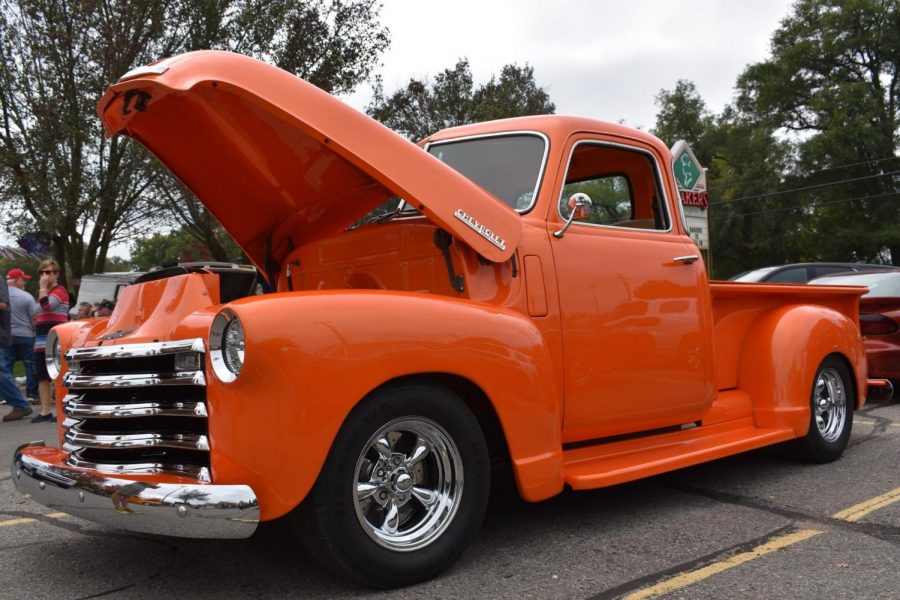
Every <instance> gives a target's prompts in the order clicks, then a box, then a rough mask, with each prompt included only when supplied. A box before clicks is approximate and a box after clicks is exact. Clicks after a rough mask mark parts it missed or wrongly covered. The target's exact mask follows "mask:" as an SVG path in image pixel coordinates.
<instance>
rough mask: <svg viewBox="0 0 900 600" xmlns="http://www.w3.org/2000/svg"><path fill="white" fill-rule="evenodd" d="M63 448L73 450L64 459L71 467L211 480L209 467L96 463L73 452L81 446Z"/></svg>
mask: <svg viewBox="0 0 900 600" xmlns="http://www.w3.org/2000/svg"><path fill="white" fill-rule="evenodd" d="M63 450H65V451H66V452H73V454H69V458H68V459H67V460H66V463H67V464H69V465H71V466H73V467H78V468H79V469H90V470H91V471H97V472H99V473H109V474H112V475H156V474H161V473H164V474H168V475H180V476H186V477H193V478H194V479H196V480H197V481H199V482H200V483H209V482H210V481H212V479H211V478H210V476H209V469H207V468H206V467H196V466H194V465H180V464H166V463H160V462H145V463H98V462H92V461H89V460H84V459H83V458H81V457H80V456H78V455H77V454H75V453H74V452H77V451H78V450H81V448H74V450H70V449H69V448H67V444H64V445H63Z"/></svg>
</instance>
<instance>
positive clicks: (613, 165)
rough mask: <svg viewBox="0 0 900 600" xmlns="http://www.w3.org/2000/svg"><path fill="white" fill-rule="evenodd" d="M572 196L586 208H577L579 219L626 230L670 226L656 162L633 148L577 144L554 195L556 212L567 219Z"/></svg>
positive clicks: (570, 211)
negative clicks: (585, 202)
mask: <svg viewBox="0 0 900 600" xmlns="http://www.w3.org/2000/svg"><path fill="white" fill-rule="evenodd" d="M576 194H586V195H587V196H588V198H590V200H591V205H590V207H588V208H586V209H579V210H578V212H577V214H576V215H575V218H574V219H573V220H574V221H575V222H578V223H589V224H593V225H605V226H610V227H624V228H629V229H653V230H659V231H665V230H667V229H669V223H670V221H669V214H668V211H667V210H666V207H665V204H664V202H663V197H662V194H661V193H660V189H659V178H658V176H657V172H656V166H655V161H653V159H652V158H651V157H650V156H648V155H646V154H644V153H643V152H640V151H637V150H628V149H624V148H619V147H614V146H608V145H603V144H598V143H589V142H588V143H585V142H581V143H579V144H577V145H576V146H575V149H574V150H573V152H572V157H571V159H570V160H569V167H568V170H567V171H566V181H565V184H564V185H563V189H562V194H561V195H560V198H559V214H560V216H561V217H562V218H563V219H568V218H569V215H571V214H572V210H573V209H574V206H575V198H573V197H576Z"/></svg>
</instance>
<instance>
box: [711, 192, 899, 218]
mask: <svg viewBox="0 0 900 600" xmlns="http://www.w3.org/2000/svg"><path fill="white" fill-rule="evenodd" d="M888 196H898V197H900V192H884V193H883V194H872V195H869V196H858V197H856V198H842V199H840V200H828V201H826V202H811V203H809V204H802V205H800V206H784V207H781V208H770V209H768V210H760V211H757V212H751V213H736V214H731V215H716V216H714V217H710V220H711V221H719V220H722V219H730V218H733V217H751V216H754V215H765V214H768V213H777V212H786V211H789V210H802V209H804V208H818V207H820V206H829V205H831V204H843V203H845V202H857V201H862V200H875V199H880V198H885V197H888Z"/></svg>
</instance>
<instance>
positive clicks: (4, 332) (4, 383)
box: [0, 279, 34, 421]
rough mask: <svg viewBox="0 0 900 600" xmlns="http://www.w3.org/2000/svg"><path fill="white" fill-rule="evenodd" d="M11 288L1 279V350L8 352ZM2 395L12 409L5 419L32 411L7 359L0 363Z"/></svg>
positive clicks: (9, 419) (10, 341)
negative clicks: (8, 365)
mask: <svg viewBox="0 0 900 600" xmlns="http://www.w3.org/2000/svg"><path fill="white" fill-rule="evenodd" d="M9 306H10V302H9V288H8V286H7V285H6V280H5V279H0V351H2V352H3V354H4V355H5V354H6V348H7V347H9V346H10V345H11V344H12V328H11V324H10V315H9ZM0 397H2V398H3V399H4V400H6V401H7V402H8V403H9V405H10V406H12V410H11V411H9V412H8V413H6V414H5V415H3V420H4V421H18V420H19V419H21V418H23V417H27V416H28V415H30V414H31V413H32V412H34V411H32V410H31V406H29V405H28V401H27V400H25V398H24V397H23V396H22V392H20V391H19V387H18V386H17V385H16V381H15V379H13V374H12V371H10V370H9V369H7V368H6V360H4V361H3V364H2V365H0Z"/></svg>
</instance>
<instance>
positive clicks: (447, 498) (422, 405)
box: [295, 382, 490, 588]
mask: <svg viewBox="0 0 900 600" xmlns="http://www.w3.org/2000/svg"><path fill="white" fill-rule="evenodd" d="M489 492H490V460H489V456H488V450H487V445H486V443H485V440H484V435H483V434H482V431H481V428H480V426H479V424H478V421H477V420H476V419H475V417H474V416H473V415H472V413H471V412H470V411H469V410H468V408H467V407H466V405H465V404H464V403H463V402H462V400H460V399H459V397H457V396H456V395H455V394H453V393H452V392H451V391H449V390H447V389H444V388H441V387H436V386H433V385H429V384H428V383H425V382H407V383H403V384H400V385H396V386H392V387H389V388H385V389H383V390H380V391H378V392H376V393H375V394H374V395H373V396H371V397H369V398H368V399H366V400H364V401H363V402H362V403H361V404H360V405H359V406H357V407H356V408H355V409H354V410H353V411H352V412H351V413H350V415H349V416H348V417H347V420H346V421H345V423H344V425H343V426H342V427H341V429H340V431H339V433H338V435H337V437H336V439H335V441H334V444H333V445H332V448H331V452H330V453H329V455H328V458H327V459H326V461H325V465H324V466H323V468H322V472H321V473H320V474H319V478H318V480H317V481H316V484H315V486H314V487H313V490H312V491H311V492H310V494H309V495H308V496H307V498H306V499H305V500H304V501H303V504H301V506H300V507H299V510H298V511H297V512H296V513H295V523H296V524H297V526H298V528H297V529H298V531H297V533H298V535H299V536H300V538H301V540H302V541H303V543H304V546H305V547H306V549H307V551H308V554H310V556H312V557H313V558H315V559H317V560H318V562H320V563H321V564H322V565H323V566H324V567H326V568H327V569H329V570H331V571H333V572H334V573H336V574H337V575H340V576H342V577H346V578H349V579H352V580H355V581H358V582H360V583H363V584H365V585H370V586H373V587H381V588H390V587H398V586H403V585H409V584H412V583H416V582H419V581H424V580H426V579H430V578H432V577H434V576H435V575H437V574H438V573H440V572H441V571H443V570H444V569H446V568H447V567H449V566H450V565H451V564H452V563H453V562H454V561H455V560H456V559H457V558H459V556H460V555H461V554H462V552H463V550H464V549H465V548H466V547H467V546H468V545H469V544H470V543H471V541H472V540H473V539H474V537H475V535H476V533H477V531H478V528H479V526H480V525H481V520H482V518H483V516H484V512H485V507H486V505H487V500H488V496H489Z"/></svg>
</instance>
